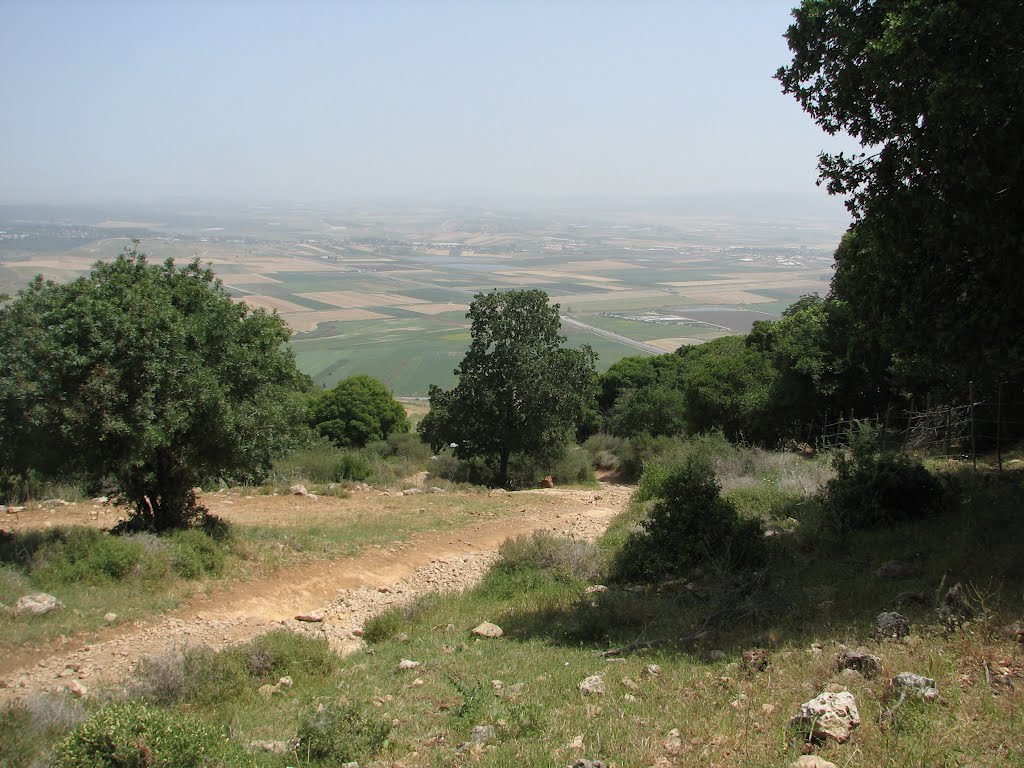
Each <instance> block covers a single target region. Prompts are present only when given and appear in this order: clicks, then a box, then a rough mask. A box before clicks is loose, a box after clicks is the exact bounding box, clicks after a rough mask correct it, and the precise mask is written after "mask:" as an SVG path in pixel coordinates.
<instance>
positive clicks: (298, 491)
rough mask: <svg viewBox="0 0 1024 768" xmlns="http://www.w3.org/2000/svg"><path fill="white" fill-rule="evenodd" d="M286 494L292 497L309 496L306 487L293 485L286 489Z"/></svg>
mask: <svg viewBox="0 0 1024 768" xmlns="http://www.w3.org/2000/svg"><path fill="white" fill-rule="evenodd" d="M288 493H290V494H292V495H293V496H309V491H307V490H306V486H304V485H293V486H292V487H291V488H289V489H288Z"/></svg>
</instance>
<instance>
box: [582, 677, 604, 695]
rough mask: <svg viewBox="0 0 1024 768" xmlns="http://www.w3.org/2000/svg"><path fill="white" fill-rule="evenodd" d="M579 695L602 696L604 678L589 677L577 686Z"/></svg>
mask: <svg viewBox="0 0 1024 768" xmlns="http://www.w3.org/2000/svg"><path fill="white" fill-rule="evenodd" d="M579 689H580V693H582V694H584V695H592V696H603V695H604V676H603V675H591V676H590V677H588V678H587V679H586V680H584V681H582V682H581V683H580V684H579Z"/></svg>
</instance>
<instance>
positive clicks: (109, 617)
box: [103, 613, 117, 624]
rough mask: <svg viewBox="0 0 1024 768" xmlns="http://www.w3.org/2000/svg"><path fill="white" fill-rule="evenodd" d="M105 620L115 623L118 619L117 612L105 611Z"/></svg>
mask: <svg viewBox="0 0 1024 768" xmlns="http://www.w3.org/2000/svg"><path fill="white" fill-rule="evenodd" d="M103 620H104V621H105V622H107V624H113V623H114V622H115V621H117V614H116V613H105V614H103Z"/></svg>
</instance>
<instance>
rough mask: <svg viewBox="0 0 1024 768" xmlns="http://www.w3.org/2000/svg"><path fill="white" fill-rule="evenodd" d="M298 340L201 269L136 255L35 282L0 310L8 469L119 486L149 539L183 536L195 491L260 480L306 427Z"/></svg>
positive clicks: (3, 444) (1, 443)
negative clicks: (218, 480) (69, 277)
mask: <svg viewBox="0 0 1024 768" xmlns="http://www.w3.org/2000/svg"><path fill="white" fill-rule="evenodd" d="M288 337H289V331H288V328H287V327H286V326H285V324H284V321H282V320H281V318H279V317H278V316H277V315H276V314H267V313H266V312H264V311H262V310H251V309H249V308H248V307H247V306H245V305H244V304H237V303H235V302H234V301H232V300H231V297H230V295H229V294H228V293H227V291H225V290H224V289H223V288H222V287H221V285H220V282H219V281H218V280H216V279H215V278H214V275H213V273H212V272H211V271H210V270H209V269H203V268H202V267H200V265H199V263H198V261H194V262H192V263H190V264H188V265H187V266H185V267H177V266H175V265H174V263H173V261H171V260H168V261H166V262H165V263H164V264H163V265H160V266H157V265H151V264H149V263H147V261H146V257H145V255H144V254H141V253H138V252H137V250H135V249H132V250H126V251H125V253H123V254H122V255H120V256H119V257H118V258H117V259H116V260H114V261H113V262H110V263H98V264H96V265H95V267H94V268H93V270H92V272H91V273H90V274H89V275H88V276H87V277H82V278H79V279H77V280H75V281H73V282H70V283H66V284H61V285H58V284H55V283H53V282H49V281H44V280H43V279H42V278H41V277H40V278H36V280H35V281H34V282H32V283H31V284H30V285H29V286H28V287H27V288H26V289H24V290H22V291H20V292H19V293H18V295H17V296H16V297H15V298H14V299H13V300H12V301H11V302H9V303H8V304H7V305H5V306H4V307H2V308H0V371H2V372H3V373H2V374H0V436H2V437H0V466H2V468H3V470H4V471H5V472H7V473H9V474H17V473H24V472H27V471H29V470H37V471H42V472H44V473H48V474H56V473H62V474H70V475H74V476H77V477H79V478H82V479H84V480H86V481H87V482H88V483H89V485H91V486H92V487H94V488H99V487H105V486H108V485H112V486H113V489H114V491H115V492H116V494H117V495H118V496H119V497H120V498H121V499H122V500H123V501H125V502H126V503H128V504H130V505H131V506H132V507H133V508H134V510H135V513H136V518H137V519H139V520H142V521H143V522H144V523H145V524H146V525H148V526H149V527H152V528H155V529H165V528H170V527H175V526H179V525H184V524H186V523H188V522H189V520H190V518H191V517H192V516H193V515H194V514H195V512H196V508H195V500H194V497H193V495H192V490H191V489H192V488H193V487H194V486H195V485H198V484H200V483H201V482H204V481H207V480H209V479H211V478H214V477H218V476H234V477H241V478H253V477H256V476H259V475H260V474H261V473H262V472H264V471H265V470H266V469H268V468H269V465H270V462H271V460H272V458H273V457H274V455H275V454H276V453H277V452H278V451H279V450H281V449H283V448H284V447H286V445H287V444H288V443H289V442H290V441H291V439H292V438H293V437H294V436H295V433H294V430H295V429H296V428H301V427H302V419H301V403H300V401H299V398H298V397H297V394H296V390H297V388H298V387H299V386H300V384H301V382H302V375H301V374H300V373H299V371H298V369H297V368H296V367H295V362H294V358H293V356H292V353H291V351H290V349H288V348H287V346H285V342H286V341H287V340H288Z"/></svg>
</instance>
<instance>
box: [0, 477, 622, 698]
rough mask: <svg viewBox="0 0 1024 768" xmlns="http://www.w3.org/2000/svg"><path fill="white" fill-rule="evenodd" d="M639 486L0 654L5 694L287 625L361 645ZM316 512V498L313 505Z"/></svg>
mask: <svg viewBox="0 0 1024 768" xmlns="http://www.w3.org/2000/svg"><path fill="white" fill-rule="evenodd" d="M630 491H631V489H630V488H629V487H626V486H619V485H612V484H602V485H601V486H600V488H599V489H597V490H563V489H545V490H537V491H521V492H517V493H513V494H509V496H510V497H514V498H515V500H516V504H517V506H518V504H519V503H522V506H523V509H522V511H521V513H520V514H517V515H514V516H511V517H501V518H498V519H493V520H486V521H484V522H480V523H477V524H473V525H471V526H469V527H464V528H460V529H456V530H452V531H444V532H429V533H424V534H420V535H418V536H416V537H414V538H413V539H412V540H410V541H407V542H405V543H402V544H395V545H393V546H391V547H389V548H385V549H375V548H371V549H369V550H364V552H362V553H361V554H360V555H358V556H356V557H352V558H347V559H341V560H333V561H321V562H315V563H312V564H306V565H300V566H295V567H290V568H285V569H283V570H280V571H278V572H277V573H275V574H274V575H273V577H271V578H269V579H265V580H262V581H256V582H237V583H235V584H232V585H230V586H228V587H227V588H225V589H223V590H221V591H219V592H217V593H215V594H214V595H213V596H212V597H209V598H201V597H199V598H193V599H191V600H190V601H189V602H188V603H186V604H185V605H184V606H182V607H180V608H179V609H177V610H176V611H174V612H173V613H172V614H171V615H164V616H160V617H156V618H153V619H150V620H147V621H142V622H136V623H134V624H131V625H123V626H119V627H112V628H109V629H107V630H105V631H104V632H103V633H101V635H100V636H99V638H98V639H94V640H93V641H92V642H88V643H83V642H78V643H75V642H72V643H70V644H68V645H66V646H64V647H63V648H56V649H50V650H48V651H44V652H41V653H34V654H19V655H17V656H14V657H10V658H8V659H5V660H3V661H0V703H3V702H6V701H11V700H12V699H15V698H18V697H22V696H25V695H27V694H32V693H39V692H53V691H60V690H61V689H62V688H64V687H66V686H67V685H68V684H69V683H70V682H71V681H72V680H76V681H79V682H80V683H81V684H82V685H84V686H86V687H87V688H88V689H95V688H96V687H98V686H99V685H106V684H111V683H116V682H118V681H122V680H124V679H125V678H127V677H128V676H129V675H130V673H131V671H132V670H133V669H134V668H135V666H136V665H138V663H139V662H140V660H142V659H144V658H146V657H150V656H156V655H159V654H162V653H165V652H167V651H170V650H173V649H176V648H177V649H180V648H183V647H187V646H190V645H207V646H210V647H212V648H221V647H224V646H227V645H232V644H235V643H241V642H245V641H247V640H250V639H251V638H253V637H256V636H257V635H260V634H262V633H264V632H267V631H270V630H272V629H276V628H280V627H282V626H284V627H289V628H291V629H294V630H297V631H301V632H308V633H313V634H320V635H323V636H325V637H327V639H328V640H329V641H330V642H331V645H332V646H333V647H334V648H335V649H337V650H338V651H339V652H342V653H345V652H349V651H351V650H354V649H355V648H357V647H359V645H360V643H361V641H360V639H359V637H358V633H359V630H361V628H362V625H363V623H364V622H365V621H366V620H367V619H368V618H370V617H371V616H374V615H376V614H377V613H380V612H381V611H383V610H386V609H388V608H390V607H393V606H396V605H404V604H407V603H409V602H411V601H413V600H414V599H416V598H417V597H418V596H420V595H422V594H425V593H427V592H432V591H450V590H462V589H465V588H467V587H469V586H472V585H473V584H475V583H476V582H477V581H478V580H479V579H480V578H481V577H482V576H483V574H484V572H485V571H486V569H487V567H488V566H489V565H490V564H491V563H492V562H493V560H494V557H495V554H496V550H497V548H498V546H499V545H500V544H501V542H502V541H504V540H505V539H507V538H510V537H514V536H519V535H522V534H528V533H530V532H532V531H536V530H550V531H554V532H558V533H561V534H563V535H568V536H572V537H575V538H582V539H592V538H594V537H595V536H597V535H598V534H600V532H601V531H603V530H604V528H605V527H606V526H607V524H608V522H609V521H610V520H611V518H612V517H614V516H615V515H616V514H617V513H618V512H619V511H621V510H622V509H623V508H624V507H625V505H626V502H627V501H628V498H629V493H630ZM373 493H374V492H372V491H369V492H367V494H368V495H369V494H373ZM532 494H543V495H544V496H545V497H547V498H545V499H544V501H545V504H544V505H543V508H542V509H536V508H535V509H534V510H532V511H531V509H530V507H531V505H530V504H529V500H530V496H531V495H532ZM449 499H450V500H451V501H452V503H457V502H458V500H459V495H458V494H451V495H450V496H449ZM367 501H368V502H371V501H372V499H369V498H368V499H367ZM553 501H554V502H555V503H554V504H552V503H551V502H553ZM325 503H327V502H326V501H325ZM231 504H232V506H233V508H234V512H235V513H237V514H244V513H245V505H246V500H244V499H241V500H237V501H233V502H231ZM253 505H254V506H255V505H256V502H253ZM309 511H310V510H309V508H308V506H307V507H306V509H305V510H304V512H303V514H304V515H308V514H309ZM223 512H224V510H220V511H219V513H220V514H223ZM310 611H320V612H322V613H323V616H324V619H323V621H321V622H316V623H309V622H300V621H296V620H295V616H297V615H299V614H304V613H308V612H310Z"/></svg>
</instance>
